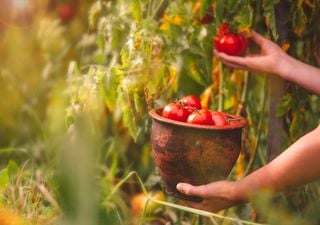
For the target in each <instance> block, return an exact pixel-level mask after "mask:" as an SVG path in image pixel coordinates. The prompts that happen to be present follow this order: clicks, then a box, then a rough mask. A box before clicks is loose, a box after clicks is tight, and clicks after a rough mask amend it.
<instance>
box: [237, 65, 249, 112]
mask: <svg viewBox="0 0 320 225" xmlns="http://www.w3.org/2000/svg"><path fill="white" fill-rule="evenodd" d="M248 81H249V72H248V71H245V72H244V81H243V82H244V84H243V89H242V93H241V99H240V102H239V105H238V109H237V113H236V115H238V116H239V115H240V114H241V111H242V109H243V104H244V102H245V101H246V98H247V94H248Z"/></svg>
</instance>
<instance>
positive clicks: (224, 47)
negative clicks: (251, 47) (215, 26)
mask: <svg viewBox="0 0 320 225" xmlns="http://www.w3.org/2000/svg"><path fill="white" fill-rule="evenodd" d="M213 42H214V44H215V46H216V49H217V50H218V51H219V52H224V53H226V54H228V55H243V54H244V53H245V52H246V50H247V48H248V40H247V38H246V37H245V35H244V33H242V32H241V33H234V32H233V31H232V27H230V26H229V25H228V24H222V25H221V27H220V29H219V30H218V31H217V36H216V37H214V38H213Z"/></svg>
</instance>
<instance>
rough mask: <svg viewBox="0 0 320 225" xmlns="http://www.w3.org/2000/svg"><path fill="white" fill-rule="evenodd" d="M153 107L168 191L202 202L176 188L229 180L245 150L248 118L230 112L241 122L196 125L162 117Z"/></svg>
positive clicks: (154, 141) (154, 140) (154, 135)
mask: <svg viewBox="0 0 320 225" xmlns="http://www.w3.org/2000/svg"><path fill="white" fill-rule="evenodd" d="M161 112H162V109H152V110H151V111H150V112H149V115H150V116H151V117H152V128H151V145H152V154H153V157H154V160H155V163H156V166H157V168H158V171H159V173H160V176H161V178H162V180H163V182H164V185H165V188H166V192H167V193H168V194H170V195H172V196H174V197H176V198H179V199H184V200H188V201H201V200H202V199H201V198H199V197H196V196H187V195H184V194H182V193H180V192H179V191H177V189H176V185H177V183H179V182H186V183H190V184H193V185H202V184H207V183H210V182H213V181H217V180H222V179H226V178H227V176H228V175H229V173H230V171H231V169H232V168H233V166H234V165H235V163H236V161H237V159H238V156H239V153H240V151H241V134H242V128H244V127H245V126H247V120H246V119H244V118H242V117H239V116H233V115H228V116H229V117H230V118H231V119H232V120H237V121H238V122H237V123H234V124H230V125H226V126H213V125H196V124H189V123H184V122H179V121H174V120H170V119H167V118H164V117H162V116H161Z"/></svg>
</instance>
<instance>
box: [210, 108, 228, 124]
mask: <svg viewBox="0 0 320 225" xmlns="http://www.w3.org/2000/svg"><path fill="white" fill-rule="evenodd" d="M210 113H211V117H212V120H213V123H214V125H216V126H225V125H228V123H227V120H226V117H225V115H224V114H223V113H222V112H217V111H210Z"/></svg>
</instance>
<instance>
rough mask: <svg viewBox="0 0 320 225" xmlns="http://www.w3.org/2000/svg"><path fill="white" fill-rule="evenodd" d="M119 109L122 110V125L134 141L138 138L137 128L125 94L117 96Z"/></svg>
mask: <svg viewBox="0 0 320 225" xmlns="http://www.w3.org/2000/svg"><path fill="white" fill-rule="evenodd" d="M119 107H120V109H121V110H122V120H123V125H124V126H125V127H126V128H128V131H129V133H130V135H131V137H132V138H133V139H134V140H135V141H136V140H137V137H138V128H137V125H136V121H135V116H134V111H133V109H132V107H131V104H130V99H129V96H128V95H127V93H120V94H119Z"/></svg>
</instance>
